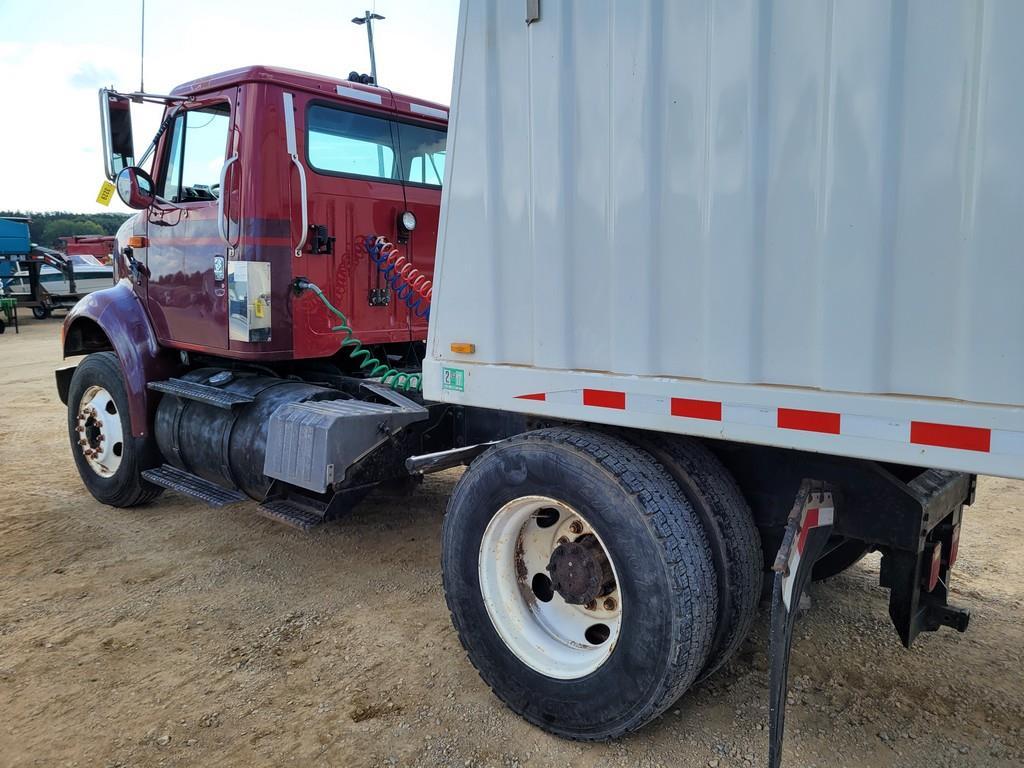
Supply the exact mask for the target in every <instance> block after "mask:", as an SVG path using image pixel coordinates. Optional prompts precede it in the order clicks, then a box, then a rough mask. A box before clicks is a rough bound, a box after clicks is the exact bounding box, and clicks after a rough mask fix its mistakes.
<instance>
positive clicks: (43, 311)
mask: <svg viewBox="0 0 1024 768" xmlns="http://www.w3.org/2000/svg"><path fill="white" fill-rule="evenodd" d="M50 311H51V310H50V308H49V307H44V306H43V305H41V304H40V305H38V306H35V307H32V317H34V318H35V319H36V320H45V319H46V318H48V317H49V316H50Z"/></svg>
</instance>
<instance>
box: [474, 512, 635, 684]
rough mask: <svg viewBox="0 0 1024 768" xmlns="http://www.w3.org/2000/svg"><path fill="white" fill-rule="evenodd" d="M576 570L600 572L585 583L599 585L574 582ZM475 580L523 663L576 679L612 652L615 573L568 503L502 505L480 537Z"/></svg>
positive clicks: (617, 614) (618, 616)
mask: <svg viewBox="0 0 1024 768" xmlns="http://www.w3.org/2000/svg"><path fill="white" fill-rule="evenodd" d="M574 559H575V560H576V562H575V563H574V562H573V560H574ZM595 569H597V570H595ZM581 573H586V574H591V575H592V574H594V573H601V574H603V576H601V577H599V578H596V580H595V579H591V580H589V581H587V584H593V583H600V584H601V585H602V586H601V587H600V588H599V589H596V590H595V588H594V587H592V586H590V587H588V588H579V582H580V581H581V580H583V581H586V580H584V579H582V577H581V576H580V574H581ZM609 574H610V581H609ZM479 578H480V591H481V594H482V596H483V600H484V605H485V606H486V609H487V614H488V616H489V617H490V619H491V623H492V624H493V625H494V628H495V630H496V631H497V633H498V635H499V636H500V637H501V639H502V641H503V642H504V643H505V645H506V646H507V647H508V648H509V650H510V651H512V653H513V654H515V656H516V657H517V658H518V659H519V660H520V661H521V662H523V663H524V664H526V665H527V666H528V667H530V668H531V669H533V670H535V671H537V672H539V673H541V674H543V675H546V676H547V677H552V678H556V679H560V680H573V679H578V678H581V677H585V676H586V675H589V674H591V673H592V672H594V671H595V670H596V669H598V668H599V667H600V666H601V665H602V664H604V663H605V662H606V661H607V660H608V658H609V657H610V656H611V655H612V652H613V651H614V650H615V645H616V643H617V641H618V638H619V633H620V631H621V625H622V596H621V591H620V589H619V579H618V573H617V572H616V571H615V564H614V562H612V560H611V557H610V556H609V554H608V550H607V548H606V547H605V546H604V543H603V542H602V541H601V539H600V537H599V536H598V535H597V532H596V531H595V530H594V529H593V527H592V526H591V525H590V523H589V522H588V521H587V520H586V518H584V517H583V515H581V514H580V513H579V512H578V511H577V510H575V509H573V508H572V507H570V506H569V505H568V504H565V503H564V502H561V501H558V500H556V499H552V498H550V497H547V496H523V497H520V498H518V499H514V500H512V501H510V502H508V503H507V504H505V506H503V507H502V508H501V509H499V510H498V512H497V513H496V514H495V515H494V517H493V518H492V519H491V521H490V523H488V525H487V529H486V530H485V531H484V535H483V538H482V539H481V542H480V552H479ZM570 600H571V601H572V602H570ZM582 600H585V601H586V602H585V603H581V602H578V601H582Z"/></svg>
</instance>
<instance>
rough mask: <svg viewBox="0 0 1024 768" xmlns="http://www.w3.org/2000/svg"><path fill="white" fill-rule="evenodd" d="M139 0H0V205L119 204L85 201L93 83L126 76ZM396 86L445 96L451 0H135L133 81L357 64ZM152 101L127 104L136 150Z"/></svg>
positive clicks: (96, 173) (451, 47)
mask: <svg viewBox="0 0 1024 768" xmlns="http://www.w3.org/2000/svg"><path fill="white" fill-rule="evenodd" d="M141 6H142V0H104V2H99V3H91V2H83V0H0V87H2V88H3V89H4V90H5V91H6V94H5V97H4V99H3V106H2V107H0V210H23V211H24V210H34V211H48V210H66V211H75V212H90V213H92V212H102V211H114V212H128V209H127V208H126V207H124V206H123V205H122V204H121V202H120V201H119V200H118V199H117V197H116V195H115V197H114V201H113V202H112V203H111V204H110V206H109V207H103V206H102V205H100V204H99V203H97V202H96V194H97V192H98V191H99V187H100V184H101V182H102V181H103V178H104V176H103V159H102V151H101V145H100V126H99V106H98V98H97V90H98V89H99V88H100V87H103V86H113V87H115V88H117V89H118V90H122V91H134V90H137V89H138V87H139V31H140V17H141ZM367 9H370V10H376V12H377V13H379V14H381V15H383V16H385V17H386V19H385V20H384V21H380V22H376V26H375V27H374V42H375V47H376V53H377V74H378V78H379V80H380V83H381V84H382V85H386V86H387V87H389V88H392V89H394V90H396V91H400V92H402V93H407V94H410V95H415V96H420V97H422V98H425V99H429V100H432V101H438V102H441V103H443V104H447V103H449V101H450V98H451V81H452V67H453V61H454V57H455V34H456V27H457V25H458V0H291V2H284V3H282V2H280V0H274V1H271V0H147V1H146V59H145V85H146V90H147V91H149V92H152V93H167V92H169V91H170V90H171V89H172V88H173V87H174V86H175V85H177V84H179V83H183V82H185V81H188V80H192V79H193V78H196V77H201V76H204V75H210V74H213V73H215V72H222V71H224V70H226V69H233V68H235V67H241V66H245V65H250V64H266V65H272V66H281V67H289V68H291V69H300V70H305V71H307V72H315V73H317V74H322V75H330V76H333V77H340V78H344V77H347V76H348V73H349V72H350V71H352V70H353V69H354V70H358V71H360V72H369V71H370V57H369V53H368V52H367V44H366V29H365V27H362V26H357V25H355V24H353V23H352V22H351V19H352V17H353V16H362V15H363V11H364V10H367ZM159 111H160V108H159V107H153V106H143V107H137V106H133V123H134V125H133V127H134V132H135V142H136V153H137V154H141V153H142V151H143V149H144V147H145V146H146V145H147V144H148V143H149V139H150V138H151V137H152V133H153V131H154V130H155V129H156V125H157V123H158V121H159Z"/></svg>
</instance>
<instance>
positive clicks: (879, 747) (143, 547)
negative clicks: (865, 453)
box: [0, 319, 1024, 768]
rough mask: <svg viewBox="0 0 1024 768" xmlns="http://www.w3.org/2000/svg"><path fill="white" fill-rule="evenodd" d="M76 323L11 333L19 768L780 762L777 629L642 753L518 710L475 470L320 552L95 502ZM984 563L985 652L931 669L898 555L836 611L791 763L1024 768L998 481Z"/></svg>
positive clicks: (970, 557)
mask: <svg viewBox="0 0 1024 768" xmlns="http://www.w3.org/2000/svg"><path fill="white" fill-rule="evenodd" d="M59 325H60V322H59V321H58V320H49V321H42V322H41V321H36V320H32V319H28V320H26V321H25V324H24V326H23V327H22V333H21V334H20V335H17V336H16V335H14V333H13V331H11V330H8V332H7V334H5V335H3V336H0V393H2V395H3V403H4V407H3V415H2V419H0V473H2V478H3V484H2V486H0V766H4V767H5V768H6V766H36V765H41V766H56V765H61V766H64V765H69V766H194V765H217V766H255V765H289V764H294V765H303V766H321V765H324V766H326V765H330V766H394V765H401V766H459V767H464V766H504V767H506V768H508V767H511V766H572V767H573V768H587V767H588V766H605V765H613V766H634V765H635V766H687V767H697V766H720V767H721V768H725V766H744V765H749V764H756V765H761V764H763V758H762V756H763V754H764V749H765V745H766V738H767V737H766V730H765V725H764V724H765V718H766V703H765V702H766V676H767V674H766V669H767V667H766V659H765V653H764V649H765V647H766V622H765V611H764V610H762V615H761V618H760V619H759V620H758V623H757V626H756V629H755V632H754V633H753V635H752V637H751V638H750V639H749V640H748V641H747V643H746V646H745V647H744V648H743V649H742V651H741V652H740V654H739V655H738V657H737V658H736V659H735V660H734V661H733V662H731V663H730V664H729V665H728V666H727V667H726V669H725V670H723V671H722V672H720V673H719V674H717V675H716V676H715V677H714V678H713V679H711V680H710V681H708V682H707V683H705V684H703V685H701V686H699V687H698V688H696V689H695V690H692V691H690V693H688V694H687V695H686V696H685V697H684V698H683V699H682V700H681V701H680V702H679V703H678V704H677V705H676V707H675V708H673V709H672V710H670V711H669V713H667V714H666V715H665V716H664V717H662V718H661V719H660V720H659V721H658V722H656V723H653V724H651V725H650V726H648V727H647V728H645V729H643V730H642V731H640V732H639V733H637V734H634V735H632V736H630V737H629V738H626V739H623V740H620V741H618V742H616V743H610V744H586V745H581V744H575V743H571V742H566V741H561V740H558V739H555V738H553V737H550V736H548V735H547V734H545V733H543V732H541V731H539V730H537V729H535V728H533V727H532V726H530V725H528V724H526V723H525V722H523V721H522V720H520V719H519V718H518V717H516V716H515V715H513V714H512V713H511V712H509V711H508V710H506V709H505V708H504V706H503V705H502V704H501V703H500V702H499V701H498V700H497V699H495V698H494V697H493V696H492V695H491V693H490V692H489V691H488V689H487V688H486V687H485V686H484V684H483V683H482V682H481V681H480V679H479V678H478V677H477V675H476V672H475V671H474V670H473V669H472V667H471V666H470V664H469V662H468V661H467V660H466V658H465V656H464V655H463V652H462V650H461V648H460V646H459V643H458V640H457V639H456V637H455V634H454V632H453V630H452V628H451V625H450V623H449V619H448V613H447V610H446V608H445V604H444V597H443V595H442V592H441V577H440V573H439V559H440V553H439V538H440V526H441V518H442V515H443V513H444V508H445V503H446V499H447V496H448V494H449V493H450V491H451V489H452V486H453V485H454V483H455V482H456V480H457V479H458V474H457V473H455V472H449V473H445V474H441V475H436V476H433V477H431V478H428V479H427V481H426V483H425V485H424V487H423V488H422V491H421V492H420V493H419V494H418V495H417V496H416V497H414V498H413V499H412V500H410V499H395V498H385V497H376V496H374V497H371V498H370V499H369V500H368V501H366V502H365V503H364V504H363V505H362V506H361V507H360V508H359V509H358V510H357V511H356V512H355V513H354V514H353V515H352V516H351V517H349V518H347V519H345V520H343V521H339V522H336V523H332V524H330V525H329V526H326V527H324V528H322V529H321V530H319V531H317V532H315V533H313V534H311V535H303V534H300V533H298V532H295V531H293V530H291V529H289V528H286V527H284V526H282V525H280V524H276V523H273V522H271V521H268V520H265V519H263V518H261V517H259V516H257V515H256V514H254V513H253V512H252V508H251V507H248V506H246V505H239V506H235V507H232V508H228V509H227V510H220V511H217V510H211V509H208V508H206V507H204V506H202V505H201V504H198V503H193V502H191V501H188V500H185V499H184V498H183V497H180V496H177V495H174V494H170V493H168V494H165V495H164V496H162V497H161V498H160V499H159V500H158V501H157V502H156V503H154V504H153V505H151V506H149V507H146V508H142V509H136V510H129V511H122V510H116V509H111V508H107V507H103V506H101V505H99V504H97V503H96V502H94V501H93V499H92V498H91V497H90V496H89V495H88V494H87V493H86V491H85V489H84V488H83V486H82V485H81V483H80V482H79V479H78V475H77V473H76V471H75V467H74V464H73V462H72V460H71V457H70V455H69V452H68V451H69V449H68V445H67V437H66V432H65V429H66V428H65V415H64V410H63V407H62V406H61V404H60V402H59V401H58V400H57V397H56V394H55V390H54V386H53V376H52V371H53V369H54V368H55V367H56V366H57V365H58V364H59V363H60V361H59ZM960 552H961V554H960V562H959V564H958V566H957V570H956V572H955V574H954V579H953V585H952V588H953V602H954V603H955V604H957V605H962V606H965V607H968V608H970V609H971V611H972V613H973V616H972V620H971V627H970V629H969V631H968V632H967V634H964V635H959V634H957V633H955V632H953V631H952V630H948V629H944V630H941V631H939V632H937V633H934V634H925V635H922V636H921V638H920V639H919V640H918V641H917V643H916V644H915V646H914V649H913V650H912V651H909V652H908V651H905V650H903V648H902V647H901V646H900V644H899V642H898V640H897V638H896V635H895V632H894V631H893V629H892V628H891V626H890V624H889V620H888V617H887V614H886V599H887V593H886V591H885V590H882V589H880V588H879V587H878V586H877V570H878V561H877V559H872V558H869V559H867V560H866V561H864V562H862V563H861V564H859V565H858V566H856V567H855V568H854V569H852V570H851V571H849V572H847V573H846V574H844V575H842V576H840V577H838V578H836V579H834V580H832V581H830V582H828V583H826V584H822V585H817V586H816V587H815V588H814V589H813V592H812V594H813V598H814V605H813V608H812V610H811V612H810V613H809V614H808V615H807V616H806V617H805V619H804V620H803V621H802V622H801V623H800V625H799V626H798V629H797V637H796V640H795V650H794V655H793V661H792V668H791V683H792V693H791V696H792V702H793V703H792V704H791V705H790V707H789V715H788V725H789V728H788V739H787V742H786V761H785V764H786V765H787V766H804V767H807V766H818V768H824V767H825V766H873V767H874V766H888V765H900V766H928V767H929V768H935V766H962V765H963V766H968V765H969V766H975V765H976V766H981V765H984V766H1020V765H1022V764H1024V657H1022V649H1024V621H1022V618H1024V612H1022V600H1024V483H1019V482H1011V481H1007V480H999V479H990V478H984V479H983V481H982V483H981V486H980V490H979V494H978V501H977V504H976V505H975V506H974V507H973V508H971V509H970V510H968V512H967V516H966V524H965V526H964V531H963V536H962V544H961V549H960ZM609 695H614V693H613V692H609Z"/></svg>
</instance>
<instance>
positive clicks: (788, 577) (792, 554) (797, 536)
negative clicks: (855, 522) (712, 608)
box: [768, 480, 835, 768]
mask: <svg viewBox="0 0 1024 768" xmlns="http://www.w3.org/2000/svg"><path fill="white" fill-rule="evenodd" d="M834 519H835V505H834V503H833V500H832V493H831V491H829V489H828V488H827V486H825V484H824V483H820V482H815V481H813V480H804V481H803V483H801V484H800V490H799V492H798V493H797V495H796V501H795V502H794V504H793V510H792V511H791V512H790V513H789V520H788V521H787V523H786V533H785V536H784V537H783V539H782V546H781V547H779V553H778V555H777V556H776V558H775V564H774V565H773V566H772V570H773V571H775V584H774V586H773V588H772V625H771V640H770V647H769V652H768V656H769V659H768V663H769V669H768V721H769V722H768V766H769V768H778V767H779V766H780V765H781V764H782V737H783V732H784V729H785V722H786V692H787V690H788V685H787V683H788V678H789V652H790V648H791V646H792V644H793V626H794V625H795V624H796V615H797V609H798V607H799V605H800V595H801V594H803V591H804V587H805V586H807V583H808V582H809V581H810V580H811V570H812V568H813V567H814V561H815V560H817V559H818V556H819V555H820V554H821V553H822V551H823V550H824V548H825V545H826V544H827V543H828V539H829V536H830V535H831V533H832V525H833V521H834Z"/></svg>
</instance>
